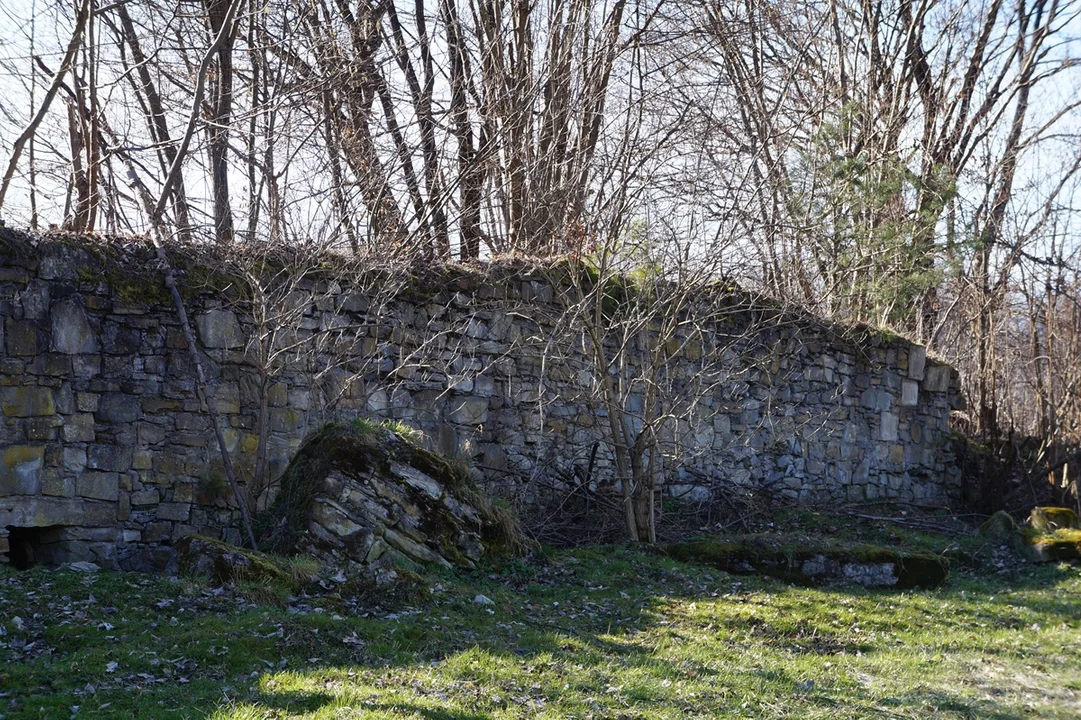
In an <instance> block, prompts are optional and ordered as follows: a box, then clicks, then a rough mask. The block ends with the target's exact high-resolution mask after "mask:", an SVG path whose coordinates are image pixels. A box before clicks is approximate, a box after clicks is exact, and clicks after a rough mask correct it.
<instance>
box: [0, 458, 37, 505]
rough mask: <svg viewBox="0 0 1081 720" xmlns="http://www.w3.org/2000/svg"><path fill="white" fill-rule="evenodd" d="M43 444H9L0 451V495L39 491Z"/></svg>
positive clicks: (31, 493) (27, 493)
mask: <svg viewBox="0 0 1081 720" xmlns="http://www.w3.org/2000/svg"><path fill="white" fill-rule="evenodd" d="M44 465H45V446H44V445H10V446H8V447H6V448H4V449H3V450H2V451H0V497H3V496H5V495H37V494H38V493H39V492H41V470H42V468H43V467H44Z"/></svg>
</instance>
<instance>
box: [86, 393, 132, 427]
mask: <svg viewBox="0 0 1081 720" xmlns="http://www.w3.org/2000/svg"><path fill="white" fill-rule="evenodd" d="M140 413H141V409H140V406H139V398H138V397H136V396H134V395H125V394H123V393H115V392H113V393H106V394H105V395H102V397H101V404H100V406H99V407H98V411H97V419H98V420H100V421H101V422H118V423H127V422H135V421H136V420H138V419H139V415H140Z"/></svg>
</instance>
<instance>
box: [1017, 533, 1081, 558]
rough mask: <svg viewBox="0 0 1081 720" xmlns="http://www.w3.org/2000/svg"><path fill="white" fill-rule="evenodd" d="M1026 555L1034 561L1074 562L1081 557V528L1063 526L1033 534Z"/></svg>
mask: <svg viewBox="0 0 1081 720" xmlns="http://www.w3.org/2000/svg"><path fill="white" fill-rule="evenodd" d="M1025 555H1027V556H1028V558H1029V559H1030V560H1032V561H1033V562H1074V561H1076V560H1079V559H1081V530H1078V529H1076V528H1062V529H1059V530H1053V531H1052V532H1049V533H1043V534H1039V535H1032V536H1031V537H1030V538H1029V543H1028V546H1027V548H1026V552H1025Z"/></svg>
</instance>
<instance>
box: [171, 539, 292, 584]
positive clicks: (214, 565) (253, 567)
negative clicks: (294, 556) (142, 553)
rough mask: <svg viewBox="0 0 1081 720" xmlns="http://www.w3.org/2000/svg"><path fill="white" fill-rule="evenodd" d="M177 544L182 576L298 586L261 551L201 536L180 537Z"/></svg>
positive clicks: (287, 573) (226, 581)
mask: <svg viewBox="0 0 1081 720" xmlns="http://www.w3.org/2000/svg"><path fill="white" fill-rule="evenodd" d="M176 547H177V553H178V560H179V564H180V574H181V575H189V576H194V577H203V578H208V579H210V580H213V581H215V582H220V583H227V584H235V583H240V582H253V583H271V584H275V585H280V586H283V587H287V588H290V589H292V588H295V587H297V582H296V579H295V578H294V577H293V576H292V574H291V573H289V572H288V571H287V570H286V569H285V568H284V567H282V566H281V565H279V564H278V563H277V562H275V561H274V560H273V559H272V558H270V557H268V556H267V555H265V554H263V553H261V552H255V551H254V550H245V549H244V548H239V547H236V546H235V545H230V544H229V543H227V542H222V541H221V540H214V539H213V538H208V537H204V536H202V535H190V536H188V537H186V538H183V539H182V540H181V541H180V542H178V543H177V546H176Z"/></svg>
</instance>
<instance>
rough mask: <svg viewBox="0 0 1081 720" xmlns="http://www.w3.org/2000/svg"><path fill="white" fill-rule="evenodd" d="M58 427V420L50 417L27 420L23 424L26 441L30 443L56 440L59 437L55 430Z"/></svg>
mask: <svg viewBox="0 0 1081 720" xmlns="http://www.w3.org/2000/svg"><path fill="white" fill-rule="evenodd" d="M59 426H60V418H58V417H56V416H55V415H53V416H51V417H33V418H27V419H26V421H25V424H24V428H25V430H26V439H27V440H30V441H35V440H36V441H40V442H48V441H50V440H56V438H57V436H58V435H59V433H58V431H57V428H58V427H59Z"/></svg>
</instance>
